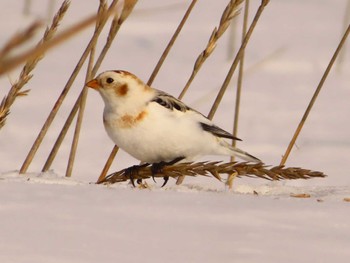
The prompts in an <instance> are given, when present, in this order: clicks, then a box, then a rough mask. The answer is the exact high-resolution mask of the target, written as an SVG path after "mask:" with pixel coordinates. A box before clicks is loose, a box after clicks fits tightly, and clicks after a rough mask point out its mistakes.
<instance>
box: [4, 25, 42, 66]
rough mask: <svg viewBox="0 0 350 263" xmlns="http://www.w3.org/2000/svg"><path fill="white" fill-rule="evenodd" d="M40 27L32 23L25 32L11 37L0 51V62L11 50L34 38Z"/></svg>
mask: <svg viewBox="0 0 350 263" xmlns="http://www.w3.org/2000/svg"><path fill="white" fill-rule="evenodd" d="M41 26H42V23H41V22H39V21H36V22H34V23H32V24H31V25H30V26H29V27H27V28H26V29H25V30H23V31H21V32H19V33H17V34H15V35H14V36H12V37H11V38H10V39H9V40H8V41H7V42H6V43H5V45H4V46H3V48H2V49H1V50H0V61H3V60H4V59H5V58H6V57H7V55H8V54H9V53H10V52H11V51H12V50H14V49H15V48H17V47H19V46H21V45H23V44H24V43H25V42H27V41H28V40H30V39H31V38H32V37H33V36H34V34H35V32H36V31H37V30H38V28H39V27H41Z"/></svg>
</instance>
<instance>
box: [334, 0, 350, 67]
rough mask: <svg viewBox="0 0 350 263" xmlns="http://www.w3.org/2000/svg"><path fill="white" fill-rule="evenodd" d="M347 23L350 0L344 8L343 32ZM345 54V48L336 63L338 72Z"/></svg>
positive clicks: (349, 13)
mask: <svg viewBox="0 0 350 263" xmlns="http://www.w3.org/2000/svg"><path fill="white" fill-rule="evenodd" d="M349 22H350V0H348V2H347V4H346V8H345V14H344V19H343V28H344V30H343V31H345V30H346V27H347V26H348V24H349ZM345 54H346V47H344V48H343V49H342V51H341V52H340V54H339V57H338V63H337V64H338V65H337V66H338V67H337V68H338V70H340V69H341V68H342V65H343V61H344V58H345Z"/></svg>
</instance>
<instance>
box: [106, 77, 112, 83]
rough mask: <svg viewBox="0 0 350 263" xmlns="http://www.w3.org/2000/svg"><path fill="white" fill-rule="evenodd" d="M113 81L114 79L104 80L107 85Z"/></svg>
mask: <svg viewBox="0 0 350 263" xmlns="http://www.w3.org/2000/svg"><path fill="white" fill-rule="evenodd" d="M113 81H114V79H112V78H107V79H106V82H107V83H108V84H111V83H113Z"/></svg>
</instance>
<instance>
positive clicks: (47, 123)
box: [0, 0, 118, 174]
mask: <svg viewBox="0 0 350 263" xmlns="http://www.w3.org/2000/svg"><path fill="white" fill-rule="evenodd" d="M117 2H118V0H113V2H112V3H111V4H110V6H109V8H108V11H106V12H105V14H104V15H103V16H102V17H101V20H99V18H98V17H99V14H97V15H93V16H91V17H89V18H87V19H85V20H83V21H81V22H79V23H78V24H76V25H75V26H72V27H71V28H69V29H68V30H66V31H65V32H63V33H61V34H60V35H59V36H57V37H55V38H54V39H53V40H51V41H49V42H48V43H47V45H41V46H40V47H39V49H38V50H34V51H33V52H38V53H41V52H43V51H45V50H47V49H48V48H50V47H52V46H53V45H57V44H58V43H60V42H61V41H63V40H65V39H67V38H68V37H70V36H72V35H74V34H76V33H77V32H79V31H80V30H82V29H83V28H85V27H86V26H88V25H90V24H91V23H94V22H96V21H98V22H99V24H98V28H97V29H95V32H94V34H93V36H92V37H91V39H90V41H89V43H88V45H87V47H86V48H85V50H84V52H83V54H82V56H81V57H80V59H79V61H78V63H77V65H76V66H75V68H74V70H73V72H72V74H71V76H70V77H69V79H68V81H67V83H66V85H65V86H64V88H63V90H62V92H61V94H60V96H59V97H58V99H57V100H56V103H55V105H54V106H53V108H52V110H51V112H50V114H49V116H48V117H47V119H46V121H45V123H44V125H43V127H42V128H41V130H40V132H39V134H38V136H37V138H36V139H35V141H34V143H33V145H32V147H31V149H30V151H29V153H28V155H27V157H26V158H25V160H24V162H23V164H22V167H21V169H20V173H21V174H23V173H25V172H26V171H27V169H28V167H29V165H30V163H31V162H32V160H33V158H34V156H35V154H36V152H37V150H38V149H39V147H40V144H41V142H42V141H43V139H44V137H45V135H46V133H47V131H48V129H49V128H50V126H51V124H52V122H53V120H54V118H55V117H56V114H57V112H58V110H59V109H60V107H61V105H62V103H63V101H64V99H65V98H66V96H67V94H68V92H69V90H70V88H71V86H72V85H73V82H74V81H75V78H76V77H77V76H78V74H79V72H80V69H81V68H82V66H83V64H84V62H85V60H86V58H87V57H88V55H89V53H90V51H91V49H92V47H93V46H94V43H95V41H96V40H97V38H98V37H99V35H100V33H101V32H102V29H103V27H104V25H105V24H106V22H107V19H108V17H109V16H110V15H112V14H114V13H115V12H116V10H115V6H116V4H117ZM24 55H25V54H24ZM24 55H23V56H24ZM0 74H1V66H0Z"/></svg>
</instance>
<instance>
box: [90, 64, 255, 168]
mask: <svg viewBox="0 0 350 263" xmlns="http://www.w3.org/2000/svg"><path fill="white" fill-rule="evenodd" d="M86 85H87V86H88V87H91V88H93V89H96V90H98V91H99V93H100V94H101V96H102V98H103V100H104V103H105V108H104V112H103V121H104V126H105V129H106V131H107V133H108V135H109V137H110V138H111V139H112V140H113V142H114V143H115V144H116V145H117V146H119V147H120V148H122V149H123V150H124V151H126V152H127V153H129V154H130V155H132V156H133V157H135V158H136V159H138V160H140V161H143V162H147V163H159V162H170V161H172V160H174V159H177V158H180V157H183V158H184V160H186V161H192V160H194V159H195V158H196V157H198V156H203V155H235V156H237V157H239V158H241V159H243V160H246V161H253V162H257V161H259V159H257V158H256V157H254V156H252V155H250V154H248V153H246V152H244V151H242V150H240V149H238V148H233V147H232V146H231V145H230V144H229V143H228V142H227V141H226V140H225V138H229V139H238V138H234V137H233V136H232V135H231V134H230V133H228V132H226V131H224V130H222V129H221V128H219V127H217V126H215V125H214V124H213V122H212V121H210V120H209V119H207V118H206V117H205V116H203V115H202V114H201V113H199V112H197V111H195V110H193V109H191V108H190V107H188V106H186V105H185V104H184V103H183V102H181V101H179V100H178V99H176V98H174V97H172V96H171V95H169V94H167V93H165V92H162V91H159V90H156V89H153V88H151V87H149V86H147V85H146V84H145V83H143V82H142V81H141V80H140V79H138V78H137V77H136V76H135V75H133V74H131V73H129V72H127V71H122V70H116V71H106V72H103V73H101V74H100V75H98V76H97V77H96V78H95V79H93V80H91V81H89V82H88V83H87V84H86ZM238 140H239V139H238Z"/></svg>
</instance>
